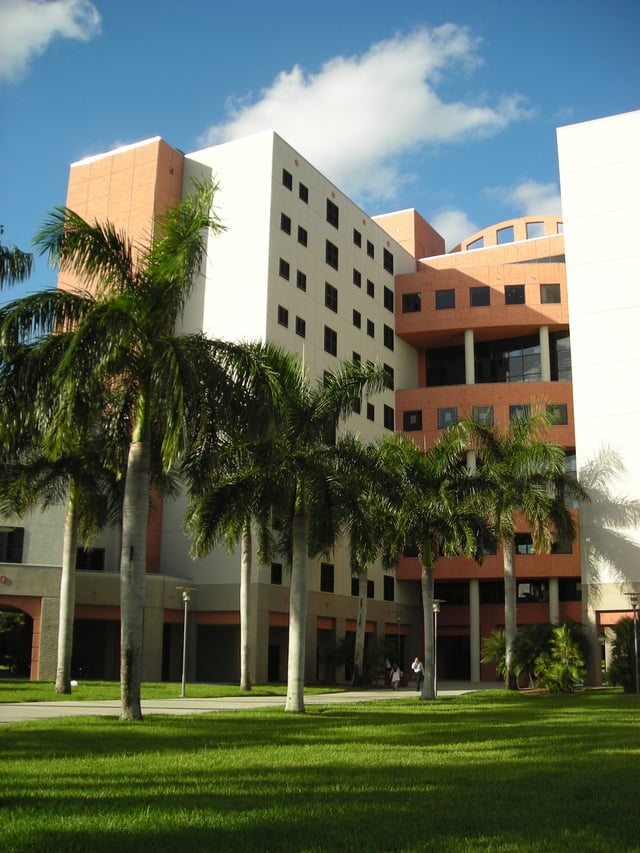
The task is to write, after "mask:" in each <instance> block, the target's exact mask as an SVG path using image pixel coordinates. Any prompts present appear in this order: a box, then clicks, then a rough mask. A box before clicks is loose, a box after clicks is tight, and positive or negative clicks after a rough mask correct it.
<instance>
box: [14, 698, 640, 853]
mask: <svg viewBox="0 0 640 853" xmlns="http://www.w3.org/2000/svg"><path fill="white" fill-rule="evenodd" d="M0 750H1V754H2V789H1V797H2V810H1V812H0V820H1V821H2V823H1V826H2V830H1V831H0V847H1V848H2V849H3V850H7V851H18V850H19V851H22V850H27V849H28V850H38V851H69V850H75V851H136V853H137V851H152V850H153V851H156V853H162V851H182V853H186V851H223V853H226V851H243V853H244V851H414V850H415V851H420V850H432V851H467V850H483V851H516V850H518V851H519V850H523V851H539V850H542V851H556V850H562V851H571V853H577V851H580V853H583V851H584V853H586V851H630V850H639V849H640V835H639V827H640V824H639V821H638V792H639V791H640V701H639V700H638V699H637V698H636V697H635V696H624V695H623V694H622V693H619V692H615V691H607V690H602V691H588V692H585V693H580V694H576V695H573V696H561V697H554V696H547V695H535V696H534V695H523V694H511V693H508V692H506V691H487V692H482V693H476V694H468V695H466V696H461V697H459V698H441V699H438V701H437V702H433V703H426V702H420V701H419V700H418V699H416V698H415V697H413V696H407V698H406V700H400V701H398V700H397V699H396V700H394V701H374V702H370V703H369V702H368V703H362V704H354V705H346V704H343V705H323V706H312V707H310V708H308V710H307V713H306V714H305V715H288V714H285V713H284V712H283V711H282V710H280V709H268V710H255V711H249V712H244V711H243V712H235V713H226V712H225V713H213V714H210V715H196V716H193V717H173V718H170V717H161V716H155V717H154V716H148V717H147V718H146V719H145V721H144V722H143V723H129V724H126V723H121V722H118V721H117V720H116V719H115V718H83V719H78V718H75V719H59V720H46V721H40V722H38V723H20V724H11V725H3V726H1V727H0Z"/></svg>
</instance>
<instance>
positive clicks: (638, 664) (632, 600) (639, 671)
mask: <svg viewBox="0 0 640 853" xmlns="http://www.w3.org/2000/svg"><path fill="white" fill-rule="evenodd" d="M625 595H626V596H627V598H628V599H629V604H630V605H631V609H632V610H633V654H634V658H635V670H636V693H638V694H640V661H639V660H638V598H639V594H638V593H637V592H625Z"/></svg>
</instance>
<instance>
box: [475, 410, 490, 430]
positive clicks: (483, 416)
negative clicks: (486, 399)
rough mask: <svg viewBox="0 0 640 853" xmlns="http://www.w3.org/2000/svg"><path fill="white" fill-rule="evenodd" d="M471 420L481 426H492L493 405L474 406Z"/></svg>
mask: <svg viewBox="0 0 640 853" xmlns="http://www.w3.org/2000/svg"><path fill="white" fill-rule="evenodd" d="M472 417H473V420H474V421H475V422H476V423H477V424H481V425H482V426H488V427H492V426H493V406H474V407H473V414H472Z"/></svg>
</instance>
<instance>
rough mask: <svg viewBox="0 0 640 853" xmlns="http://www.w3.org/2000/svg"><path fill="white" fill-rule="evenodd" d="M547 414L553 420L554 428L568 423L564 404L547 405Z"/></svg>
mask: <svg viewBox="0 0 640 853" xmlns="http://www.w3.org/2000/svg"><path fill="white" fill-rule="evenodd" d="M547 412H548V413H549V415H550V416H551V417H552V418H553V423H554V424H555V425H556V426H564V425H565V424H568V423H569V415H568V413H567V404H566V403H549V405H548V406H547Z"/></svg>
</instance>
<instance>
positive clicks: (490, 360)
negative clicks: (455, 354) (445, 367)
mask: <svg viewBox="0 0 640 853" xmlns="http://www.w3.org/2000/svg"><path fill="white" fill-rule="evenodd" d="M551 338H552V336H551V335H549V340H550V341H551ZM551 351H552V365H551V378H552V379H553V378H554V368H553V346H551ZM463 355H464V353H463ZM475 374H476V382H477V383H478V384H480V383H483V382H540V380H541V378H542V362H541V355H540V337H539V336H538V335H527V336H525V337H520V338H507V339H506V340H501V341H478V342H477V343H476V345H475ZM556 378H557V376H556ZM462 381H464V379H463V380H462Z"/></svg>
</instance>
